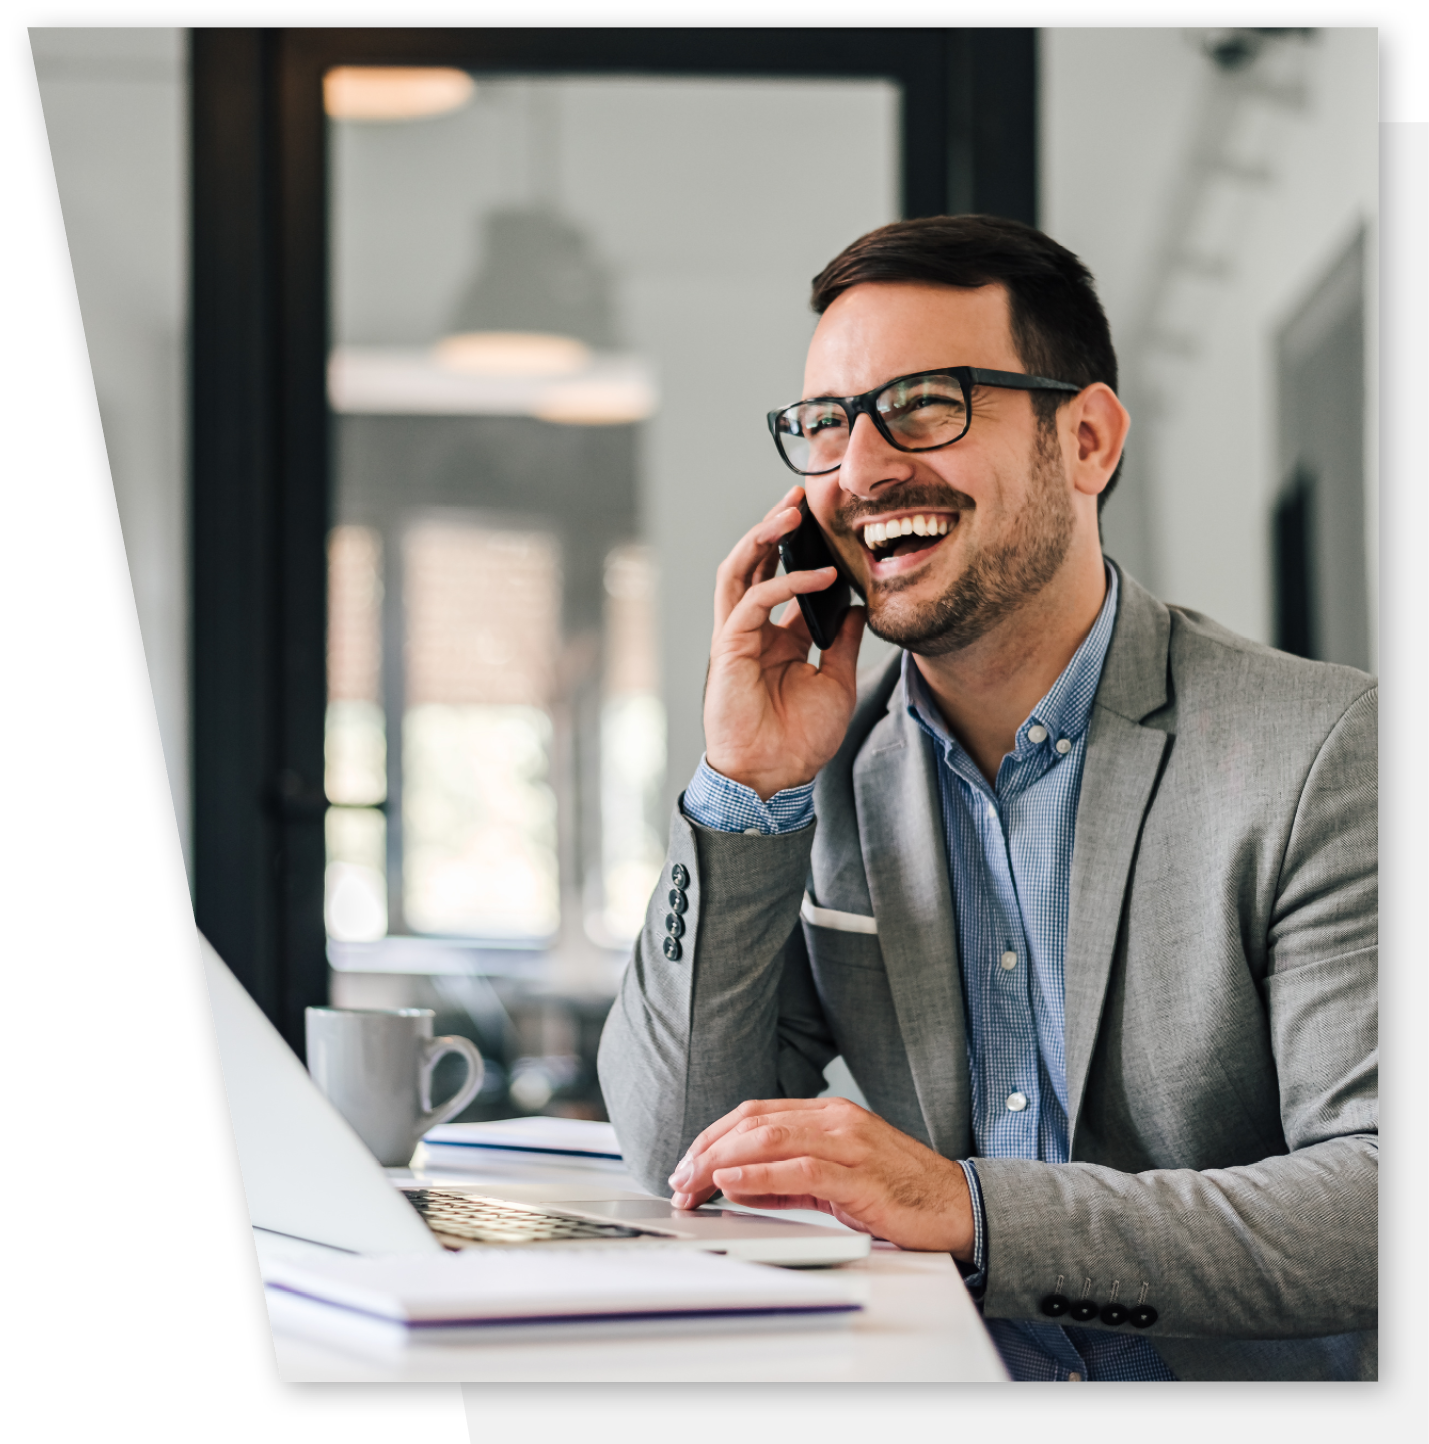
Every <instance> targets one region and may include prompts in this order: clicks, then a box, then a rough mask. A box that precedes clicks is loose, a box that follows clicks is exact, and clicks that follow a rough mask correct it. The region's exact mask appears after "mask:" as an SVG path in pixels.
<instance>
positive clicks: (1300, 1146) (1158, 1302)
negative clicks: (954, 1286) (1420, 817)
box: [977, 690, 1379, 1342]
mask: <svg viewBox="0 0 1429 1444" xmlns="http://www.w3.org/2000/svg"><path fill="white" fill-rule="evenodd" d="M1376 702H1377V698H1376V694H1375V692H1374V691H1373V690H1371V691H1368V692H1365V693H1363V694H1362V695H1361V696H1360V697H1358V698H1357V699H1356V700H1355V701H1354V702H1353V703H1352V704H1351V705H1350V706H1349V708H1348V709H1347V710H1346V712H1345V713H1344V714H1343V715H1342V716H1341V718H1340V719H1339V721H1338V722H1337V723H1336V725H1335V726H1334V728H1333V730H1332V731H1331V732H1330V734H1329V736H1328V737H1327V739H1326V740H1325V742H1324V744H1323V745H1322V747H1321V748H1320V750H1319V753H1318V755H1317V757H1316V758H1315V761H1314V763H1313V765H1312V766H1311V768H1310V769H1309V772H1308V775H1307V778H1306V782H1305V785H1304V787H1303V790H1302V792H1301V795H1300V797H1299V799H1298V803H1297V805H1296V810H1295V815H1294V821H1293V823H1292V825H1291V829H1290V837H1289V843H1288V846H1287V848H1286V851H1285V855H1284V859H1283V862H1282V865H1281V869H1280V878H1279V884H1278V887H1277V890H1276V899H1275V908H1274V912H1273V914H1272V918H1271V925H1270V929H1269V938H1268V944H1269V964H1268V968H1267V974H1266V989H1265V991H1266V999H1267V1010H1268V1017H1269V1024H1270V1035H1271V1047H1272V1050H1273V1054H1274V1058H1275V1064H1276V1070H1277V1076H1278V1082H1279V1103H1280V1118H1281V1126H1282V1129H1283V1132H1284V1136H1285V1142H1286V1145H1287V1150H1288V1151H1287V1152H1286V1153H1284V1154H1283V1155H1277V1156H1274V1157H1269V1158H1265V1159H1263V1160H1261V1161H1260V1162H1257V1163H1255V1164H1252V1165H1249V1166H1245V1167H1233V1168H1224V1169H1206V1170H1201V1171H1197V1170H1194V1169H1153V1170H1149V1171H1147V1172H1144V1173H1136V1174H1132V1173H1123V1172H1118V1171H1116V1170H1114V1169H1110V1168H1106V1167H1101V1166H1098V1165H1094V1164H1088V1163H1075V1162H1074V1163H1068V1164H1047V1163H1039V1162H1033V1161H1029V1160H1025V1159H1008V1158H1001V1159H1000V1158H987V1159H979V1160H978V1162H977V1168H978V1176H979V1180H980V1182H981V1185H982V1190H983V1196H984V1201H985V1205H986V1210H987V1220H988V1242H987V1248H988V1257H987V1263H988V1285H987V1293H986V1295H985V1298H984V1303H983V1307H984V1310H985V1313H986V1314H987V1316H988V1317H1000V1318H1040V1317H1041V1316H1042V1315H1041V1313H1040V1311H1039V1305H1040V1302H1041V1300H1042V1299H1043V1298H1044V1297H1045V1296H1046V1295H1048V1294H1049V1293H1052V1292H1053V1291H1054V1289H1055V1288H1056V1285H1057V1283H1058V1281H1059V1280H1060V1281H1061V1283H1062V1292H1063V1293H1065V1294H1067V1295H1068V1296H1070V1297H1072V1298H1076V1297H1077V1296H1078V1295H1079V1294H1080V1293H1081V1291H1082V1288H1083V1284H1084V1281H1085V1280H1094V1281H1095V1294H1094V1296H1095V1297H1097V1298H1098V1300H1099V1301H1100V1302H1106V1300H1107V1297H1108V1292H1107V1291H1108V1287H1109V1285H1110V1284H1111V1283H1112V1282H1116V1283H1117V1284H1118V1289H1119V1292H1118V1301H1119V1302H1121V1303H1122V1304H1124V1305H1126V1306H1127V1307H1129V1308H1130V1307H1134V1306H1135V1305H1136V1304H1137V1303H1138V1301H1144V1302H1145V1303H1146V1304H1148V1305H1150V1306H1151V1308H1152V1309H1154V1311H1155V1314H1156V1318H1155V1321H1154V1322H1153V1323H1152V1324H1151V1325H1150V1326H1149V1327H1148V1328H1147V1329H1146V1330H1145V1334H1144V1337H1148V1338H1150V1339H1152V1341H1153V1342H1154V1340H1155V1339H1156V1338H1157V1337H1158V1336H1161V1337H1168V1338H1171V1337H1184V1338H1193V1337H1207V1336H1216V1335H1220V1336H1226V1335H1230V1336H1236V1337H1240V1338H1247V1339H1288V1338H1308V1337H1316V1336H1322V1335H1327V1334H1341V1333H1348V1332H1350V1331H1355V1330H1366V1329H1373V1328H1375V1327H1376V1325H1377V1318H1378V1247H1377V1238H1378V1212H1377V1209H1378V1191H1377V1190H1378V1127H1379V1094H1378V991H1377V980H1378V932H1377V929H1378V832H1377V801H1378V770H1377V757H1376V743H1375V735H1376V734H1375V727H1376V718H1377V707H1376ZM1143 1317H1144V1315H1143ZM1090 1327H1094V1328H1101V1327H1104V1326H1103V1325H1101V1324H1100V1323H1098V1322H1095V1321H1094V1322H1093V1323H1092V1324H1091V1325H1090ZM1120 1332H1122V1333H1127V1332H1130V1330H1128V1329H1127V1328H1126V1327H1125V1326H1123V1327H1122V1328H1121V1329H1120Z"/></svg>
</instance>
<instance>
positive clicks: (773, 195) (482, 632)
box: [325, 67, 898, 970]
mask: <svg viewBox="0 0 1429 1444" xmlns="http://www.w3.org/2000/svg"><path fill="white" fill-rule="evenodd" d="M326 94H327V97H328V99H327V109H328V117H329V119H328V123H329V127H330V132H329V155H330V186H331V202H330V205H331V210H330V215H331V221H330V237H331V239H330V245H331V257H332V265H331V276H332V291H331V297H332V299H331V308H332V310H331V314H332V319H333V326H332V331H333V345H332V350H331V354H330V358H329V369H328V395H329V401H330V404H331V407H332V410H333V413H334V424H335V447H334V477H335V506H334V522H335V524H334V527H333V529H332V532H331V535H330V539H329V552H328V578H329V580H328V597H329V621H328V679H329V680H328V689H329V698H328V710H327V723H326V791H327V797H328V801H329V803H330V804H331V806H330V809H329V811H328V813H327V819H326V846H327V855H328V865H327V876H326V888H325V910H326V924H327V931H328V935H329V938H330V940H331V941H330V947H329V955H330V957H331V958H332V959H333V961H334V963H335V964H336V965H338V966H339V967H340V968H341V967H346V968H355V967H358V966H361V967H365V968H367V969H369V970H372V969H377V970H383V969H385V967H386V966H388V965H390V960H391V959H392V958H393V957H400V958H401V959H403V961H404V966H406V967H412V966H417V963H416V961H415V960H416V958H417V957H418V956H419V955H420V952H421V947H420V946H419V945H420V944H422V943H423V942H428V943H430V948H429V949H428V951H429V952H430V953H432V954H433V955H436V954H447V955H449V954H451V953H452V952H453V950H457V951H465V952H467V953H469V954H475V955H485V954H488V953H491V952H493V951H502V950H507V951H509V950H512V949H539V950H541V951H543V952H546V953H548V954H553V955H555V956H557V957H558V958H559V960H560V961H561V962H563V963H564V964H565V965H567V966H570V965H572V964H575V963H577V962H579V961H582V960H583V961H584V962H585V963H586V964H587V965H598V964H599V963H600V962H601V961H602V960H603V961H605V962H607V963H609V964H611V965H615V966H618V962H619V959H620V958H621V957H623V954H624V951H625V950H626V949H627V948H628V946H629V944H630V942H631V940H632V939H633V937H634V936H635V933H636V932H637V931H638V929H639V926H640V923H641V920H642V918H643V914H644V909H645V903H646V900H647V898H648V897H649V894H650V891H651V889H652V887H653V886H654V884H655V881H656V877H657V874H658V871H659V866H660V860H661V857H662V855H663V852H664V834H665V829H666V821H667V819H666V804H667V801H668V798H669V793H670V790H671V787H674V788H678V787H679V786H680V785H682V784H683V782H684V780H685V777H684V776H683V775H682V773H683V772H686V771H687V770H688V769H689V767H690V766H691V765H692V761H693V760H694V759H697V757H698V736H697V734H693V735H687V736H682V737H680V738H678V743H679V744H680V745H678V746H677V747H676V748H674V749H670V748H668V747H667V737H668V734H669V730H670V708H669V707H668V705H667V695H666V689H665V687H664V685H662V679H663V675H664V672H665V670H666V669H665V668H664V667H663V666H662V661H663V659H664V657H665V655H666V654H668V653H670V652H674V653H676V654H677V657H678V660H677V663H676V668H675V669H674V670H675V671H676V672H677V678H676V679H675V680H676V682H677V685H678V686H679V687H681V688H683V689H685V690H690V689H692V688H693V690H695V691H696V692H697V691H698V684H699V679H698V675H693V676H692V675H691V669H690V667H689V666H688V665H681V663H683V662H687V661H688V659H690V658H695V659H698V660H699V661H701V662H702V659H703V654H704V651H705V641H706V637H707V635H708V610H709V592H710V587H711V585H712V577H713V565H714V563H715V562H717V560H718V551H719V548H720V547H721V546H722V545H724V544H726V543H727V542H729V541H732V540H733V537H734V536H735V535H737V534H738V530H739V529H742V527H743V526H744V525H747V524H749V522H750V521H752V520H753V519H754V518H755V517H757V516H758V515H759V514H760V513H761V512H762V511H763V509H764V508H765V507H766V506H767V505H768V504H769V503H770V502H771V501H772V499H773V498H774V497H776V496H777V495H778V492H779V490H780V489H781V487H782V485H783V480H784V479H783V477H782V476H781V474H780V468H779V466H778V463H777V459H776V458H775V457H774V456H773V455H772V453H771V452H770V450H769V448H768V445H767V440H766V438H765V437H764V435H763V426H762V414H763V412H764V411H765V410H767V408H768V406H769V405H771V404H774V402H777V401H778V400H779V398H781V397H783V396H784V395H785V394H786V393H790V394H792V393H793V391H794V390H795V389H797V387H798V384H799V379H800V374H801V369H802V351H803V347H804V344H805V342H806V341H807V337H808V334H809V332H810V330H811V329H812V326H813V320H814V318H813V317H812V316H811V315H810V313H809V311H808V308H807V294H808V282H809V279H810V277H811V276H812V275H813V274H814V272H815V271H817V270H818V269H819V267H820V266H821V265H822V264H823V263H824V261H826V260H827V259H828V258H829V257H830V256H832V255H833V254H834V253H835V252H836V251H837V250H838V249H839V248H840V247H841V246H842V245H844V244H845V243H846V242H847V241H848V240H849V239H851V238H852V237H853V236H854V235H857V234H859V233H860V232H861V231H864V230H867V229H868V228H870V227H871V226H874V225H878V224H881V223H883V222H884V221H887V220H890V219H892V218H893V217H894V216H895V215H896V214H897V186H898V156H897V129H898V93H897V89H896V87H895V86H893V85H892V84H890V83H889V82H886V81H879V80H862V81H815V82H809V81H803V82H800V81H792V82H791V81H782V82H781V81H739V80H679V81H676V80H649V79H645V80H642V79H633V78H614V77H612V78H595V79H592V78H564V77H523V76H510V75H499V76H487V75H481V74H477V75H474V76H471V75H468V74H467V73H466V72H463V71H450V70H441V69H431V70H428V71H426V72H422V71H412V70H404V69H385V70H384V69H381V68H375V67H360V68H359V67H343V68H341V69H335V70H333V71H330V72H329V73H328V77H327V86H326ZM829 157H838V165H837V167H836V171H837V175H838V177H839V180H838V183H837V184H832V183H831V176H832V174H833V172H832V171H831V170H830V167H829V165H828V159H829ZM711 543H713V545H711ZM662 622H663V623H664V624H665V625H662ZM671 623H673V625H670V624H671ZM682 700H683V699H682ZM690 720H691V716H690V709H689V707H688V705H684V706H681V707H679V708H678V715H677V718H676V725H677V727H682V728H683V730H684V731H685V732H686V733H689V732H690ZM672 750H673V752H674V761H675V764H676V768H678V769H679V770H678V771H676V770H675V769H671V768H670V767H669V766H668V763H667V757H668V754H669V753H670V752H671V751H672ZM692 754H693V755H692ZM667 773H669V774H672V775H670V779H669V780H670V783H671V787H667V785H666V781H667ZM602 954H608V955H609V956H608V957H605V958H604V959H602V956H601V955H602ZM384 958H386V959H388V960H389V962H388V963H387V964H384V962H383V959H384Z"/></svg>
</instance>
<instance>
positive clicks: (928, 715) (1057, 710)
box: [903, 563, 1120, 760]
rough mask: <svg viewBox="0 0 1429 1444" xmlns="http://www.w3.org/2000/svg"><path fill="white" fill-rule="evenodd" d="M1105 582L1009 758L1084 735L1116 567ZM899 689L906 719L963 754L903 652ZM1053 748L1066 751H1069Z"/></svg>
mask: <svg viewBox="0 0 1429 1444" xmlns="http://www.w3.org/2000/svg"><path fill="white" fill-rule="evenodd" d="M1104 565H1105V563H1104ZM1106 579H1107V586H1106V598H1105V600H1104V601H1103V602H1102V607H1101V611H1100V612H1098V613H1097V619H1096V621H1095V622H1093V623H1092V629H1091V631H1090V632H1088V633H1087V635H1086V636H1085V637H1084V638H1083V639H1082V644H1081V646H1080V647H1078V648H1077V650H1076V651H1075V652H1074V653H1073V654H1072V660H1071V661H1070V662H1068V663H1067V665H1066V666H1065V667H1064V668H1063V669H1062V673H1061V675H1060V676H1059V677H1058V678H1057V680H1056V681H1055V682H1053V683H1052V685H1051V687H1049V688H1048V690H1047V694H1046V696H1044V697H1043V698H1042V700H1041V701H1040V702H1038V704H1037V705H1036V706H1035V707H1034V708H1033V709H1032V710H1031V712H1029V713H1028V714H1027V717H1026V719H1025V720H1024V721H1023V723H1022V725H1021V726H1020V727H1019V728H1018V729H1017V739H1016V742H1015V744H1014V748H1013V751H1012V753H1011V754H1010V755H1011V756H1012V757H1013V758H1015V759H1018V760H1021V759H1022V758H1024V757H1029V756H1032V755H1034V754H1035V753H1037V752H1038V750H1039V749H1040V748H1044V747H1046V748H1054V749H1056V745H1057V743H1058V742H1060V741H1062V740H1064V739H1065V740H1066V741H1067V742H1070V743H1075V742H1076V741H1077V739H1078V738H1079V737H1080V736H1081V735H1082V733H1083V732H1085V731H1086V729H1087V722H1088V720H1089V719H1090V717H1091V714H1092V699H1093V698H1094V697H1095V696H1096V691H1097V685H1098V683H1099V682H1100V681H1101V675H1102V664H1103V663H1104V662H1105V661H1106V653H1107V648H1108V646H1110V644H1111V633H1112V628H1113V626H1114V625H1115V623H1116V607H1117V598H1118V594H1119V592H1120V584H1119V579H1118V577H1117V573H1116V568H1115V567H1113V566H1110V565H1107V566H1106ZM903 689H904V695H905V696H906V697H907V699H908V712H909V715H910V716H911V717H912V718H913V719H914V721H916V722H917V723H918V725H919V726H920V727H922V728H923V730H924V731H925V732H927V733H928V734H929V735H930V736H931V737H932V738H933V740H934V741H936V742H939V743H941V744H942V745H943V746H944V747H945V748H953V749H956V752H957V754H958V755H961V754H962V750H963V749H962V747H961V746H960V745H959V744H958V741H957V739H956V738H954V737H953V736H952V735H951V733H949V731H948V729H947V727H946V726H945V725H944V723H943V719H942V716H941V715H940V713H939V712H938V709H937V706H936V704H935V703H934V702H933V698H932V694H931V692H930V691H929V690H928V684H927V683H926V682H925V681H924V680H923V674H922V673H921V672H920V671H919V670H918V668H917V667H916V666H915V665H914V662H913V654H912V653H911V652H904V654H903ZM1034 727H1041V728H1043V729H1044V730H1045V733H1046V735H1045V736H1042V737H1039V739H1038V740H1037V741H1035V742H1034V741H1033V740H1032V739H1031V737H1029V735H1028V734H1029V733H1030V732H1031V731H1032V729H1033V728H1034ZM1057 750H1059V751H1062V752H1063V753H1065V752H1066V751H1068V750H1070V749H1066V748H1063V749H1057Z"/></svg>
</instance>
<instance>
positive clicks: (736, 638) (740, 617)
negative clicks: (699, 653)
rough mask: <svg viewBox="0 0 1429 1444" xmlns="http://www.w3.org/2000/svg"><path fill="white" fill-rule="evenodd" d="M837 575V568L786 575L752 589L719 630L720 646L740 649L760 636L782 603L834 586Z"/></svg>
mask: <svg viewBox="0 0 1429 1444" xmlns="http://www.w3.org/2000/svg"><path fill="white" fill-rule="evenodd" d="M837 576H838V570H837V568H835V567H819V568H818V569H817V570H816V571H812V572H785V573H784V574H783V575H782V576H777V577H770V578H769V580H768V581H764V582H758V583H756V584H755V585H753V586H751V587H749V589H748V590H747V591H746V592H745V593H744V595H743V596H742V597H740V599H739V601H738V602H737V603H736V604H735V605H734V607H733V608H732V609H731V610H730V611H729V613H728V614H727V615H726V616H725V618H724V621H723V622H721V623H720V624H719V625H718V626H717V627H716V629H715V630H716V643H719V642H721V641H722V642H724V643H725V644H726V645H729V644H731V643H733V644H734V646H735V648H736V649H738V647H739V644H740V643H741V642H748V641H750V640H751V639H753V638H755V637H757V636H758V634H759V633H760V632H761V631H762V630H763V629H764V626H765V624H766V623H767V622H768V621H769V614H770V613H771V612H772V611H773V610H774V608H775V607H777V606H779V605H780V603H781V602H787V601H790V600H791V599H792V598H794V597H797V596H798V595H799V594H800V593H801V592H821V591H823V590H824V589H825V588H826V587H828V586H831V585H832V584H833V581H834V578H835V577H837Z"/></svg>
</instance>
